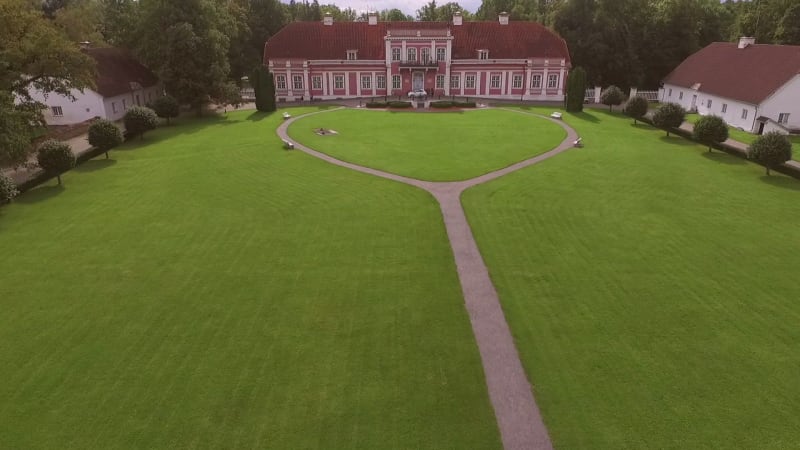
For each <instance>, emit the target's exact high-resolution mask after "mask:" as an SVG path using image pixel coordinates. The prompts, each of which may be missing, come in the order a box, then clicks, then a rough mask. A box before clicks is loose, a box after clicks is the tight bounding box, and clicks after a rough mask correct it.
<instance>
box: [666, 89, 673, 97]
mask: <svg viewBox="0 0 800 450" xmlns="http://www.w3.org/2000/svg"><path fill="white" fill-rule="evenodd" d="M667 97H672V88H669V94H667Z"/></svg>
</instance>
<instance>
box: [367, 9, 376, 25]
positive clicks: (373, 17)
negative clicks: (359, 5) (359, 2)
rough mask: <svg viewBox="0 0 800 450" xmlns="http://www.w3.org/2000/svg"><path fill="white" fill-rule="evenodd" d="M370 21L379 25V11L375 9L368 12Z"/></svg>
mask: <svg viewBox="0 0 800 450" xmlns="http://www.w3.org/2000/svg"><path fill="white" fill-rule="evenodd" d="M367 18H368V22H369V24H370V25H377V24H378V13H376V12H375V11H370V12H369V13H367Z"/></svg>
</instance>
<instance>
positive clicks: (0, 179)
mask: <svg viewBox="0 0 800 450" xmlns="http://www.w3.org/2000/svg"><path fill="white" fill-rule="evenodd" d="M18 194H19V191H18V190H17V185H15V184H14V182H13V181H12V180H11V178H8V177H7V176H5V175H3V174H2V173H0V205H2V204H4V203H8V202H10V201H11V200H13V199H14V197H16V196H17V195H18Z"/></svg>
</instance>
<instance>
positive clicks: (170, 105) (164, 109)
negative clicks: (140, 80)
mask: <svg viewBox="0 0 800 450" xmlns="http://www.w3.org/2000/svg"><path fill="white" fill-rule="evenodd" d="M150 107H151V108H152V109H153V111H155V112H156V115H157V116H158V117H161V118H162V119H167V125H169V119H170V118H172V117H178V115H180V113H181V105H180V104H179V103H178V101H177V100H175V97H173V96H171V95H162V96H161V97H158V98H157V99H155V101H153V104H151V105H150Z"/></svg>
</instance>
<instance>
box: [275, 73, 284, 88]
mask: <svg viewBox="0 0 800 450" xmlns="http://www.w3.org/2000/svg"><path fill="white" fill-rule="evenodd" d="M275 89H286V75H275Z"/></svg>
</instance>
